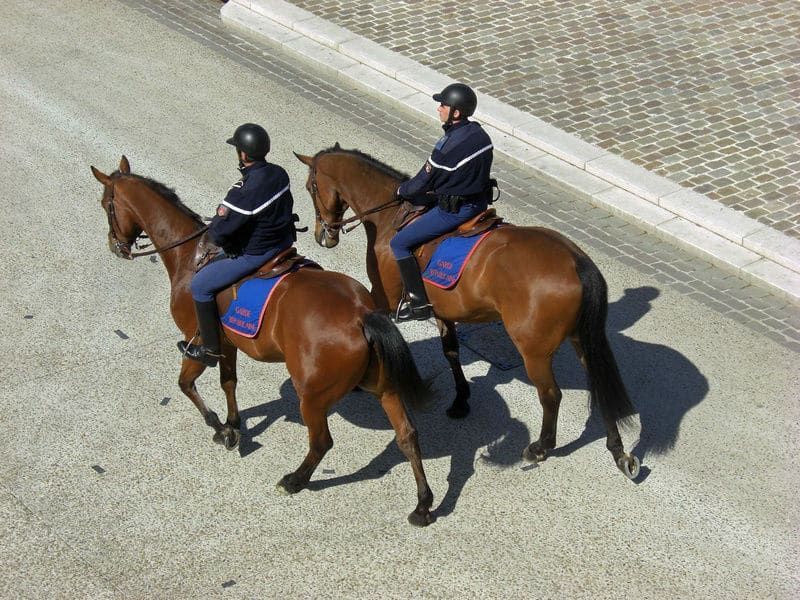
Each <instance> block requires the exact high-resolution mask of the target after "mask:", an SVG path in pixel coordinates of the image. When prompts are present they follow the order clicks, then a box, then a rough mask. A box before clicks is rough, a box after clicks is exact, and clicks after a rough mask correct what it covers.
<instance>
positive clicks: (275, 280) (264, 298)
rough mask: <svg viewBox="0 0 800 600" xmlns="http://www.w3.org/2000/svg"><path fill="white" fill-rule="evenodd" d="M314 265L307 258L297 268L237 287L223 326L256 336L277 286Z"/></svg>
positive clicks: (223, 319)
mask: <svg viewBox="0 0 800 600" xmlns="http://www.w3.org/2000/svg"><path fill="white" fill-rule="evenodd" d="M312 265H313V266H317V265H316V263H315V262H314V261H312V260H309V259H306V260H305V261H303V262H302V263H300V264H299V265H297V266H296V267H295V268H293V269H291V270H289V271H286V272H285V273H281V274H280V275H278V276H277V277H270V278H262V277H256V278H254V279H248V280H247V281H245V282H244V283H243V284H242V285H240V286H238V287H237V288H236V298H235V299H234V300H233V302H231V305H230V306H229V307H228V310H226V311H225V314H224V315H222V319H220V320H221V321H222V326H223V327H225V328H226V329H229V330H231V331H233V332H234V333H238V334H239V335H241V336H244V337H248V338H252V337H255V336H256V335H257V334H258V330H259V329H260V328H261V322H262V321H263V320H264V315H265V314H266V312H267V305H268V304H269V299H270V298H271V297H272V292H273V291H274V290H275V286H276V285H278V284H279V283H280V282H281V281H283V278H284V277H286V276H288V275H291V274H292V273H294V272H295V271H296V270H297V269H299V268H301V267H305V266H312Z"/></svg>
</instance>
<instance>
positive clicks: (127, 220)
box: [91, 156, 142, 259]
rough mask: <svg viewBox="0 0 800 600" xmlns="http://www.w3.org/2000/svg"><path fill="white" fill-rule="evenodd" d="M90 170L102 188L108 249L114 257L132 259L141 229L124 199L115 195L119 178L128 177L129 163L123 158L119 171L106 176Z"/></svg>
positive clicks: (98, 171)
mask: <svg viewBox="0 0 800 600" xmlns="http://www.w3.org/2000/svg"><path fill="white" fill-rule="evenodd" d="M91 169H92V174H93V175H94V176H95V179H97V181H99V182H100V183H102V184H103V186H104V190H103V198H102V199H101V200H100V205H101V206H102V207H103V210H105V211H106V216H107V217H108V247H109V249H110V250H111V252H112V253H113V254H114V255H115V256H118V257H120V258H126V259H132V258H133V256H132V255H131V247H132V246H133V244H134V242H135V241H136V239H137V238H138V237H139V236H140V235H141V233H142V227H141V225H139V223H138V222H137V220H136V218H135V215H134V212H133V210H132V209H131V207H130V206H129V205H128V203H127V202H126V201H125V199H124V197H123V196H121V195H119V194H117V193H116V191H117V189H116V187H117V183H118V182H119V180H120V178H121V177H122V176H124V175H130V172H131V166H130V163H128V159H127V158H125V156H123V157H122V159H121V160H120V162H119V170H118V171H115V172H114V173H112V174H111V175H106V174H105V173H103V172H102V171H100V170H98V169H96V168H95V167H91Z"/></svg>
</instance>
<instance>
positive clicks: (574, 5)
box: [290, 0, 800, 238]
mask: <svg viewBox="0 0 800 600" xmlns="http://www.w3.org/2000/svg"><path fill="white" fill-rule="evenodd" d="M290 1H291V3H292V4H294V5H296V6H299V7H301V8H304V9H305V10H308V11H310V12H312V13H314V14H316V15H318V16H320V17H322V18H324V19H326V20H328V21H331V22H333V23H335V24H337V25H339V26H341V27H345V28H346V29H349V30H350V31H352V32H354V33H356V34H358V35H360V36H363V37H365V38H367V39H370V40H372V41H375V42H377V43H379V44H381V45H383V46H384V47H386V48H388V49H390V50H393V51H395V52H398V53H400V54H402V55H405V56H407V57H408V58H411V59H413V60H415V61H417V62H419V63H421V64H423V65H425V66H427V67H430V68H432V69H434V70H436V71H439V72H440V73H443V74H446V75H449V76H450V77H452V78H453V79H455V80H461V81H464V82H467V83H470V84H472V85H474V86H475V87H476V88H477V89H478V90H480V91H481V92H483V93H485V94H488V95H489V96H492V97H494V98H496V99H498V100H501V101H503V102H505V103H507V104H509V105H511V106H514V107H516V108H518V109H520V110H523V111H526V112H528V113H530V114H532V115H534V116H536V117H538V118H540V119H542V120H544V121H546V122H547V123H549V124H551V125H554V126H555V127H558V128H559V129H562V130H564V131H566V132H568V133H571V134H573V135H576V136H578V137H580V138H581V139H583V140H584V141H587V142H590V143H592V144H595V145H597V146H599V147H601V148H603V149H605V150H608V151H609V152H612V153H614V154H616V155H618V156H621V157H623V158H625V159H627V160H629V161H631V162H633V163H635V164H638V165H641V166H643V167H645V168H647V169H648V170H650V171H652V172H654V173H656V174H658V175H661V176H664V177H667V178H668V179H670V180H672V181H674V182H676V183H679V184H681V185H683V186H685V187H690V188H692V189H694V190H695V191H697V192H699V193H701V194H705V195H706V196H708V197H710V198H712V199H715V200H718V201H719V202H721V203H723V204H725V205H726V206H728V207H730V208H733V209H735V210H739V211H742V212H744V213H745V214H747V215H748V216H749V217H752V218H754V219H757V220H759V221H760V222H762V223H765V224H768V225H770V226H771V227H773V228H774V229H777V230H779V231H783V232H785V233H786V234H788V235H790V236H792V237H796V238H800V183H798V182H800V3H798V2H797V1H796V0H791V1H787V0H761V1H758V2H742V1H736V0H734V1H731V0H712V1H700V2H694V3H687V2H684V1H681V0H637V1H634V2H624V3H621V2H617V3H609V2H604V1H602V0H580V1H575V0H564V1H562V0H558V1H555V0H542V1H537V2H531V1H529V0H487V1H480V0H479V1H476V2H455V1H453V0H430V1H427V2H419V1H415V0H376V1H373V2H361V1H359V0H290Z"/></svg>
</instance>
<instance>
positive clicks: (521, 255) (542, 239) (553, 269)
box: [432, 226, 583, 328]
mask: <svg viewBox="0 0 800 600" xmlns="http://www.w3.org/2000/svg"><path fill="white" fill-rule="evenodd" d="M582 254H583V252H582V251H581V249H580V248H579V247H578V246H577V245H576V244H574V243H573V242H572V241H570V240H569V239H568V238H566V237H565V236H563V235H562V234H560V233H558V232H556V231H553V230H551V229H547V228H544V227H517V226H511V227H500V228H498V229H497V230H495V231H493V232H492V233H491V234H490V235H488V236H487V237H486V238H485V239H484V240H483V241H482V242H481V244H480V245H479V246H478V247H477V248H476V249H475V251H474V252H473V254H472V257H471V258H470V260H469V262H468V263H467V265H466V267H465V269H464V271H463V273H462V277H461V280H460V281H459V283H458V284H457V285H456V286H455V288H453V289H452V290H447V291H442V292H440V291H439V290H433V294H432V300H433V302H434V305H435V306H436V310H437V314H440V316H443V317H444V318H447V319H451V320H454V321H461V320H465V321H471V320H492V319H500V318H502V319H503V320H504V321H508V320H514V319H516V318H517V317H515V316H514V315H519V317H518V318H519V319H522V318H528V317H529V315H531V314H533V313H537V314H544V313H546V312H550V311H551V310H552V309H554V308H555V309H557V310H552V312H553V313H554V314H556V313H558V314H566V315H569V316H568V317H567V318H566V321H570V325H566V326H565V327H567V328H569V327H570V326H571V322H572V321H573V320H574V319H576V318H577V313H578V310H579V307H580V300H581V296H582V285H581V281H580V278H579V277H578V273H577V270H576V266H577V257H578V256H579V255H582ZM459 311H461V313H462V314H458V313H459Z"/></svg>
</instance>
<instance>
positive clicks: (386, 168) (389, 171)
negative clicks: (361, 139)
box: [314, 144, 409, 181]
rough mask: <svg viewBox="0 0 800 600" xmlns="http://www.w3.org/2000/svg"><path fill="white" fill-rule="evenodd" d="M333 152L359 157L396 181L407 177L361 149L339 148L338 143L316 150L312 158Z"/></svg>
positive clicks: (407, 177)
mask: <svg viewBox="0 0 800 600" xmlns="http://www.w3.org/2000/svg"><path fill="white" fill-rule="evenodd" d="M334 152H338V153H341V154H349V155H350V156H355V157H356V158H360V159H361V160H363V161H364V162H366V163H367V164H369V165H370V166H372V167H374V168H375V169H377V170H378V171H380V172H381V173H383V174H384V175H388V176H389V177H391V178H393V179H396V180H398V181H405V180H406V179H409V176H408V175H407V174H406V173H403V172H402V171H398V170H397V169H395V168H394V167H390V166H389V165H387V164H386V163H383V162H381V161H379V160H378V159H377V158H375V157H373V156H370V155H369V154H367V153H365V152H361V150H345V149H344V148H341V147H340V146H339V145H338V144H337V145H335V146H332V147H331V148H327V149H325V150H321V151H319V152H317V155H316V156H315V157H314V158H318V157H320V156H322V155H324V154H332V153H334Z"/></svg>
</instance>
